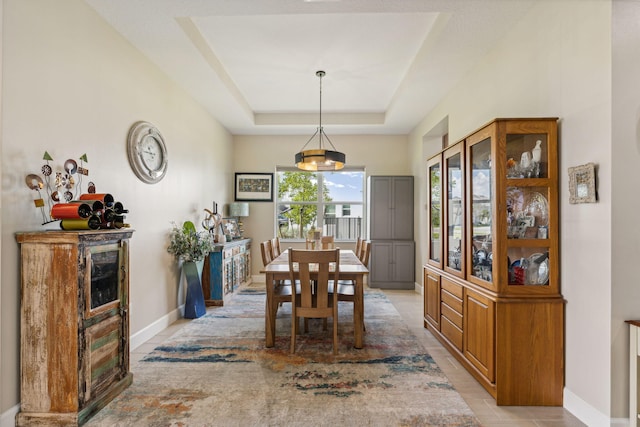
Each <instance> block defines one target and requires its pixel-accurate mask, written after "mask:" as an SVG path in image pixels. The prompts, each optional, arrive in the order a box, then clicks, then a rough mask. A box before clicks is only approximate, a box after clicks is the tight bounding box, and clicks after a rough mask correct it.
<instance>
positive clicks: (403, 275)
mask: <svg viewBox="0 0 640 427" xmlns="http://www.w3.org/2000/svg"><path fill="white" fill-rule="evenodd" d="M367 189H368V202H369V239H370V240H371V255H370V259H369V271H370V273H369V286H371V287H373V288H386V289H413V288H414V286H415V284H414V279H415V276H414V271H415V268H414V265H415V242H414V241H413V176H370V177H369V185H368V187H367Z"/></svg>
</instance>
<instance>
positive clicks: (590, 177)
mask: <svg viewBox="0 0 640 427" xmlns="http://www.w3.org/2000/svg"><path fill="white" fill-rule="evenodd" d="M596 201H597V200H596V165H595V164H594V163H587V164H586V165H580V166H575V167H571V168H569V203H571V204H576V203H596Z"/></svg>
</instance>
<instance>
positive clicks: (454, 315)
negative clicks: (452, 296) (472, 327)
mask: <svg viewBox="0 0 640 427" xmlns="http://www.w3.org/2000/svg"><path fill="white" fill-rule="evenodd" d="M440 312H441V313H442V316H443V317H446V318H447V320H449V321H450V322H451V323H453V324H454V325H456V326H457V327H458V328H460V329H461V330H462V314H460V313H458V312H457V311H455V310H453V309H452V308H451V307H449V306H448V305H447V304H442V305H441V306H440Z"/></svg>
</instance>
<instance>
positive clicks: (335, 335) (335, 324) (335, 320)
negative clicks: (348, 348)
mask: <svg viewBox="0 0 640 427" xmlns="http://www.w3.org/2000/svg"><path fill="white" fill-rule="evenodd" d="M326 320H327V319H326V318H325V321H326ZM332 320H333V354H338V311H337V310H333V319H332Z"/></svg>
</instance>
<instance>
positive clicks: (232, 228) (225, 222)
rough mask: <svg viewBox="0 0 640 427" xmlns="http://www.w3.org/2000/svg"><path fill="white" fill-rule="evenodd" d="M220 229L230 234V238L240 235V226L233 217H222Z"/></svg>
mask: <svg viewBox="0 0 640 427" xmlns="http://www.w3.org/2000/svg"><path fill="white" fill-rule="evenodd" d="M222 231H223V233H224V234H225V235H229V236H231V238H232V239H237V238H239V237H240V228H239V227H238V221H236V219H235V218H222Z"/></svg>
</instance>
